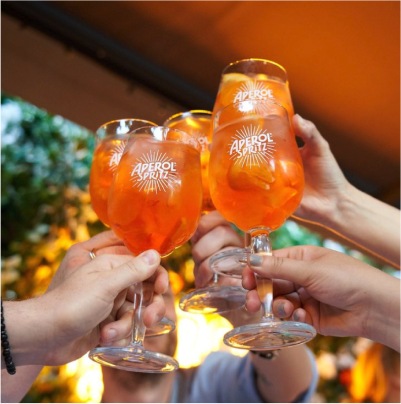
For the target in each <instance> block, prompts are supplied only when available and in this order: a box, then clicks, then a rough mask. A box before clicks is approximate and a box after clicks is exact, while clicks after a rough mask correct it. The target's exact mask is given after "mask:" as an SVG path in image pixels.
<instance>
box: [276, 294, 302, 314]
mask: <svg viewBox="0 0 401 404" xmlns="http://www.w3.org/2000/svg"><path fill="white" fill-rule="evenodd" d="M297 307H298V306H297ZM295 309H296V307H295V306H294V304H293V303H292V302H291V301H289V300H287V299H285V298H283V297H278V298H277V299H274V301H273V312H274V314H275V315H276V316H277V317H279V318H289V317H290V316H291V315H292V314H293V313H294V310H295Z"/></svg>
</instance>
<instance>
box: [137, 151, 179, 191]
mask: <svg viewBox="0 0 401 404" xmlns="http://www.w3.org/2000/svg"><path fill="white" fill-rule="evenodd" d="M138 160H139V161H137V162H136V163H135V164H133V165H132V171H131V181H132V183H133V187H136V188H138V189H139V190H140V191H144V192H146V193H149V192H155V193H158V192H165V191H166V190H168V189H169V188H171V187H172V185H173V183H174V182H176V181H177V163H176V162H175V161H173V160H172V159H171V157H168V156H167V155H166V154H165V153H163V154H162V153H160V152H159V151H158V150H157V151H156V152H151V151H150V152H149V153H147V154H145V155H143V156H142V157H140V158H139V159H138Z"/></svg>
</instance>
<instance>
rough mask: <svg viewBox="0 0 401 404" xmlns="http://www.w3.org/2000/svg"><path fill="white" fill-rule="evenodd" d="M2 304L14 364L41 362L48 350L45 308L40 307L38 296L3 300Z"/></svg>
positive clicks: (37, 363) (35, 363) (38, 363)
mask: <svg viewBox="0 0 401 404" xmlns="http://www.w3.org/2000/svg"><path fill="white" fill-rule="evenodd" d="M3 305H4V317H5V323H6V327H7V334H8V340H9V344H10V347H11V353H12V357H13V360H14V363H15V365H16V366H22V365H41V364H43V362H44V358H45V355H46V352H47V350H48V343H47V339H46V331H45V330H46V329H47V326H46V325H45V324H44V323H46V322H47V321H46V319H45V317H46V313H47V310H46V308H43V307H42V305H41V302H40V298H32V299H29V300H22V301H11V302H3ZM38 313H40V315H39V314H38Z"/></svg>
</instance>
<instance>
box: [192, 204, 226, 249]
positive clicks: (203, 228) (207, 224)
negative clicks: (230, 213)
mask: <svg viewBox="0 0 401 404" xmlns="http://www.w3.org/2000/svg"><path fill="white" fill-rule="evenodd" d="M224 224H226V225H228V224H229V223H228V222H227V220H225V219H224V218H223V216H222V215H221V214H220V213H219V212H218V211H217V210H214V211H212V212H210V213H207V214H206V215H202V217H201V218H200V220H199V224H198V227H197V229H196V231H195V234H194V235H193V236H192V238H191V242H192V243H193V244H194V243H196V242H197V241H198V240H199V239H200V238H201V237H203V236H204V235H205V234H206V233H208V232H209V231H210V230H211V229H213V228H214V227H217V226H220V225H224Z"/></svg>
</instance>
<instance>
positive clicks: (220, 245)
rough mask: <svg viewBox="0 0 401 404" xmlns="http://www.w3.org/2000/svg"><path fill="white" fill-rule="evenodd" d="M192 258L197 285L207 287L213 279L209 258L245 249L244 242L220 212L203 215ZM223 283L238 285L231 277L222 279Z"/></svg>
mask: <svg viewBox="0 0 401 404" xmlns="http://www.w3.org/2000/svg"><path fill="white" fill-rule="evenodd" d="M191 243H192V257H193V260H194V262H195V269H194V274H195V285H196V287H205V286H206V285H207V284H208V283H209V282H210V281H211V279H212V278H213V272H212V270H211V269H210V266H209V258H210V257H211V256H212V255H213V254H215V253H217V252H219V251H221V250H224V249H227V248H233V247H243V245H244V240H243V237H242V236H241V235H239V234H238V233H237V232H236V231H235V230H234V229H233V228H232V227H231V225H230V223H229V222H227V220H225V219H224V218H223V216H222V215H221V214H220V213H219V212H218V211H213V212H210V213H208V214H206V215H203V216H202V217H201V219H200V221H199V225H198V228H197V230H196V232H195V234H194V236H193V237H192V239H191ZM220 278H224V279H219V281H220V280H221V281H222V282H228V283H230V284H233V282H234V283H235V284H238V281H236V280H234V279H232V278H230V277H220Z"/></svg>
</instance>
